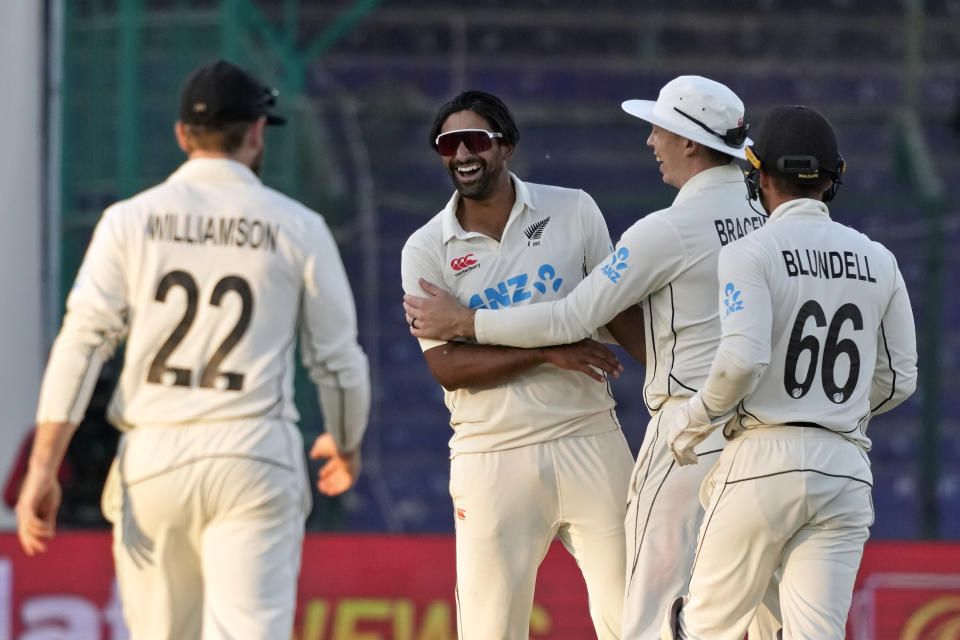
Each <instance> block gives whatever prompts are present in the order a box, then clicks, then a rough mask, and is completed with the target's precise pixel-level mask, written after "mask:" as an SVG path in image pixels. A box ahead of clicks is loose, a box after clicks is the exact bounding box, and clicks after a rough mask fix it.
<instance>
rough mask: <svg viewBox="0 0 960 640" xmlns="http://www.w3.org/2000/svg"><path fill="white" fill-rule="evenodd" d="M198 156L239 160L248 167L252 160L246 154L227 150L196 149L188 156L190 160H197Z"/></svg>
mask: <svg viewBox="0 0 960 640" xmlns="http://www.w3.org/2000/svg"><path fill="white" fill-rule="evenodd" d="M197 158H220V159H223V160H233V161H234V162H239V163H240V164H242V165H244V166H246V167H247V168H250V161H249V160H248V159H247V158H246V156H244V155H243V154H240V153H226V152H225V151H208V150H205V149H194V150H193V151H191V152H190V153H189V154H188V156H187V159H188V160H196V159H197Z"/></svg>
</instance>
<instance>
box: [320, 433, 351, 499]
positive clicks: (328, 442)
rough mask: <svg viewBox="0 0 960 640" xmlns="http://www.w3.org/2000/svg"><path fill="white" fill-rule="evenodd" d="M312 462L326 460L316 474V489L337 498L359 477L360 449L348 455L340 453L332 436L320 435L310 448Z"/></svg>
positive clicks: (327, 434)
mask: <svg viewBox="0 0 960 640" xmlns="http://www.w3.org/2000/svg"><path fill="white" fill-rule="evenodd" d="M310 458H311V459H312V460H322V459H327V463H326V464H325V465H323V466H322V467H321V468H320V472H319V473H318V474H317V489H319V490H320V493H323V494H325V495H328V496H338V495H340V494H341V493H343V492H344V491H346V490H347V489H349V488H350V487H352V486H353V485H354V483H355V482H356V481H357V477H358V476H359V475H360V467H361V464H360V448H359V447H358V448H357V450H356V451H351V452H349V453H340V451H339V450H338V449H337V444H336V443H335V442H334V441H333V436H331V435H330V434H329V433H324V434H321V435H320V436H318V437H317V439H316V440H314V441H313V447H311V448H310Z"/></svg>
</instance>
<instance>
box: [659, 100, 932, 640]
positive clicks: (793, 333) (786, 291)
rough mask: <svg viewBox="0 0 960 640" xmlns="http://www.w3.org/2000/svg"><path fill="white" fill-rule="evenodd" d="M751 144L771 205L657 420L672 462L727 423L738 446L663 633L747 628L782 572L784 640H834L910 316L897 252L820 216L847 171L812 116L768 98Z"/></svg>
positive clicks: (755, 174) (908, 352) (739, 247)
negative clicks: (681, 384)
mask: <svg viewBox="0 0 960 640" xmlns="http://www.w3.org/2000/svg"><path fill="white" fill-rule="evenodd" d="M747 157H748V158H749V159H750V162H751V164H752V165H753V169H752V170H751V172H750V174H749V176H748V185H749V188H750V191H751V196H752V197H753V198H754V199H759V201H760V203H761V204H762V205H763V208H764V210H766V211H767V212H769V214H770V217H769V220H768V222H767V224H766V225H764V227H763V228H762V229H760V230H758V231H756V232H755V233H752V234H750V235H749V236H747V237H746V238H744V239H742V240H739V241H737V242H735V243H733V244H731V245H730V246H728V247H724V249H723V250H721V252H720V260H719V310H720V317H721V327H722V337H721V340H720V346H719V348H718V350H717V354H716V357H715V359H714V361H713V364H712V366H711V369H710V375H709V377H708V378H707V380H706V381H705V382H704V383H703V384H702V385H701V386H700V389H699V391H698V392H697V393H695V394H694V395H693V396H692V397H691V398H689V399H688V400H687V402H685V403H684V404H683V405H681V406H680V407H677V408H676V409H675V410H673V411H672V412H671V414H670V415H669V416H667V417H666V418H665V420H664V423H665V424H666V425H667V433H666V437H667V440H668V441H669V443H670V449H671V451H672V452H673V454H674V456H675V457H676V460H677V462H678V464H681V465H687V464H691V463H695V466H706V465H712V464H713V460H710V459H706V460H699V459H698V456H697V449H695V447H697V443H699V442H700V441H701V440H703V439H705V438H710V437H712V436H711V434H712V433H717V432H719V431H720V430H718V429H717V427H720V426H721V425H722V426H723V429H722V431H723V433H724V434H725V435H726V437H727V438H729V439H730V440H731V442H730V444H728V445H727V447H726V448H725V449H724V451H723V453H722V454H721V456H720V459H719V461H718V462H717V463H716V465H715V466H713V468H712V470H711V471H710V473H709V475H708V477H707V480H706V481H705V482H704V486H703V489H702V492H701V496H702V499H703V502H704V504H705V505H706V516H705V517H704V521H703V525H702V526H701V529H700V539H699V548H698V550H697V559H696V562H695V564H694V566H693V573H692V577H691V580H690V589H689V595H688V596H687V597H685V598H679V599H677V600H676V601H675V602H674V603H673V605H672V606H671V607H670V608H669V610H668V611H666V614H665V620H664V625H663V631H664V633H663V637H664V638H689V639H691V640H741V639H742V638H743V634H744V631H745V630H746V628H747V623H748V622H749V619H750V616H751V612H752V611H753V609H754V608H755V607H756V606H757V603H758V602H759V600H760V597H761V595H762V593H763V592H764V590H765V589H766V588H767V585H768V583H769V582H770V578H771V576H772V575H773V573H774V571H777V570H779V572H780V585H779V595H780V606H781V610H782V616H783V638H785V639H786V640H790V639H798V638H803V639H807V640H813V639H817V640H831V639H836V640H841V639H842V638H844V636H845V625H846V620H847V612H848V610H849V608H850V600H851V596H852V592H853V584H854V580H855V578H856V575H857V569H858V567H859V566H860V558H861V555H862V553H863V545H864V543H865V542H866V540H867V535H868V527H869V526H870V525H871V524H872V523H873V505H872V502H871V499H870V489H871V484H872V481H873V478H872V475H871V473H870V463H869V461H868V459H867V452H868V451H869V449H870V439H869V438H868V437H867V435H866V429H867V424H868V423H869V421H870V418H871V416H873V415H876V414H878V413H883V412H884V411H889V410H890V409H892V408H894V407H896V406H897V405H898V404H900V403H901V402H903V401H904V400H905V399H906V398H907V397H909V396H910V394H911V393H913V391H914V389H915V387H916V381H917V352H916V335H915V333H914V324H913V314H912V312H911V309H910V300H909V297H908V295H907V289H906V287H905V286H904V282H903V277H902V276H901V274H900V271H899V269H898V268H897V261H896V259H895V258H894V256H893V254H891V253H890V251H888V250H887V249H886V248H885V247H883V246H882V245H881V244H879V243H877V242H873V241H871V240H870V239H869V238H868V237H866V236H865V235H863V234H862V233H859V232H857V231H855V230H854V229H852V228H850V227H847V226H845V225H842V224H839V223H837V222H834V221H833V220H831V218H830V212H829V210H828V208H827V205H826V203H827V202H829V201H830V200H831V199H832V198H833V197H834V195H835V194H836V193H837V189H838V187H839V186H840V180H841V175H842V174H843V171H844V168H845V167H844V161H843V158H842V157H841V156H840V154H839V152H838V151H837V142H836V139H835V137H834V132H833V128H832V127H831V125H830V123H829V122H828V121H827V119H826V118H824V117H823V115H821V114H820V113H819V112H817V111H815V110H813V109H809V108H807V107H801V106H790V107H779V108H776V109H774V110H773V111H772V112H771V113H770V114H769V115H768V116H767V117H766V118H765V119H764V121H763V127H762V130H761V131H760V134H759V135H758V136H757V141H756V144H755V145H754V146H751V147H748V148H747ZM684 468H685V469H686V468H689V467H684Z"/></svg>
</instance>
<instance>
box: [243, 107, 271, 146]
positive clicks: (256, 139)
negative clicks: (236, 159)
mask: <svg viewBox="0 0 960 640" xmlns="http://www.w3.org/2000/svg"><path fill="white" fill-rule="evenodd" d="M266 128H267V118H266V116H260V117H259V118H257V119H256V120H255V121H254V123H253V124H252V125H250V128H249V129H247V135H246V136H245V140H244V142H245V144H246V146H248V147H250V148H252V149H256V150H257V151H259V150H260V149H262V148H263V143H264V134H265V131H266Z"/></svg>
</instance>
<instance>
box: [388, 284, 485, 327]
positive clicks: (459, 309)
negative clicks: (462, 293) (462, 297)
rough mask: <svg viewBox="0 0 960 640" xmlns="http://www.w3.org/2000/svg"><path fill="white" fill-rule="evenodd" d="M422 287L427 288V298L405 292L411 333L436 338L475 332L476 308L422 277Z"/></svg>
mask: <svg viewBox="0 0 960 640" xmlns="http://www.w3.org/2000/svg"><path fill="white" fill-rule="evenodd" d="M420 287H421V288H422V289H423V290H424V291H426V292H427V297H426V298H421V297H419V296H414V295H410V294H409V293H408V294H407V295H405V296H403V310H404V311H406V317H407V324H409V325H410V333H411V334H412V335H414V336H416V337H418V338H432V339H434V340H451V339H453V338H456V337H458V336H463V337H467V338H472V337H473V336H474V332H473V316H474V310H473V309H468V308H467V307H465V306H463V305H462V304H460V302H459V301H458V300H457V299H456V298H454V297H453V296H451V295H450V294H449V293H447V292H446V291H444V290H443V289H441V288H440V287H438V286H436V285H435V284H433V283H431V282H428V281H427V280H424V279H423V278H420Z"/></svg>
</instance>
